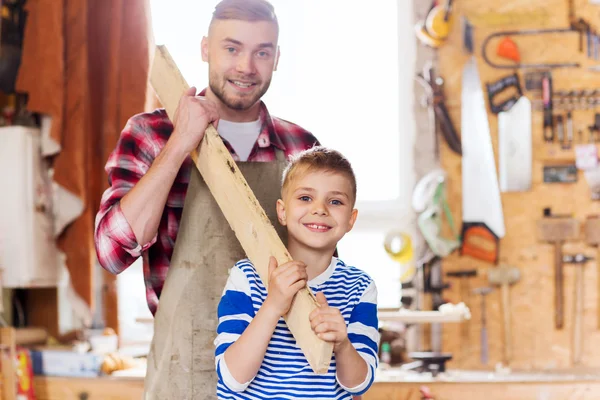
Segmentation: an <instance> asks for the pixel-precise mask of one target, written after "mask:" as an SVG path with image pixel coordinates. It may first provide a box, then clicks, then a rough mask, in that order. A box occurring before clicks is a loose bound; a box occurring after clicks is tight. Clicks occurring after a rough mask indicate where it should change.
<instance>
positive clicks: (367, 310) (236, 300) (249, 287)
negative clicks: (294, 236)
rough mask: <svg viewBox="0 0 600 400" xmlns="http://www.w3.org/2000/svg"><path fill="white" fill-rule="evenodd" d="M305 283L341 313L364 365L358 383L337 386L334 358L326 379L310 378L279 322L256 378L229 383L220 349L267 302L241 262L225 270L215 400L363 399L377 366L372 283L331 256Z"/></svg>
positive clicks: (252, 270)
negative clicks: (349, 386) (364, 368)
mask: <svg viewBox="0 0 600 400" xmlns="http://www.w3.org/2000/svg"><path fill="white" fill-rule="evenodd" d="M308 284H309V286H310V288H311V290H312V291H313V292H314V293H317V292H323V294H324V295H325V297H326V299H327V302H328V304H329V305H330V306H332V307H336V308H338V309H339V310H340V311H341V313H342V316H343V317H344V319H345V320H346V325H347V331H348V338H349V339H350V342H351V343H352V345H353V346H354V348H355V349H356V350H357V351H358V353H359V354H360V355H361V356H362V358H363V359H364V360H365V361H366V363H367V366H368V368H367V370H368V373H367V376H366V378H365V380H364V382H363V383H362V384H360V385H358V386H356V387H354V388H348V387H344V386H343V385H342V384H340V382H339V380H338V379H337V375H336V362H335V354H334V356H333V357H332V360H331V363H330V365H329V370H328V372H327V374H323V375H317V374H315V373H314V372H313V371H312V369H311V367H310V365H309V364H308V361H307V360H306V358H305V357H304V354H303V353H302V350H301V349H300V348H299V347H298V346H297V345H296V341H295V340H294V338H293V336H292V334H291V333H290V331H289V329H288V327H287V325H286V324H285V321H284V319H283V318H281V319H280V320H279V322H278V324H277V327H276V328H275V332H274V333H273V336H272V337H271V340H270V342H269V345H268V347H267V351H266V353H265V357H264V359H263V361H262V364H261V366H260V368H259V370H258V372H257V374H256V376H255V377H254V378H253V379H252V380H251V381H250V382H246V383H239V382H237V381H236V380H235V378H234V377H233V376H232V375H231V373H230V372H229V369H228V368H227V364H226V363H225V358H224V353H225V350H227V348H228V347H229V346H230V345H231V344H232V343H233V342H235V340H236V339H237V338H238V337H239V336H240V335H241V334H242V333H243V332H244V330H245V329H246V327H247V326H248V325H249V324H250V321H251V320H252V318H253V317H254V315H256V313H257V312H258V309H259V308H260V307H261V305H262V304H263V302H264V301H265V300H266V298H267V290H266V288H265V286H264V284H263V283H262V280H261V279H260V277H259V275H258V272H257V271H256V269H255V268H254V266H253V265H252V263H251V262H250V261H249V260H247V259H246V260H242V261H239V262H238V263H236V265H235V266H234V267H233V268H232V269H231V272H230V275H229V279H228V281H227V284H226V286H225V289H224V290H223V296H222V298H221V301H220V303H219V308H218V316H219V325H218V328H217V338H216V339H215V367H216V370H217V375H218V383H217V396H218V398H219V399H266V398H268V399H300V398H309V399H351V398H352V395H353V394H354V395H359V394H363V393H365V392H366V391H367V390H368V389H369V387H370V386H371V385H372V383H373V379H374V377H375V370H376V369H377V365H378V362H379V360H378V357H377V348H378V344H379V332H378V330H377V328H378V321H377V288H376V287H375V283H374V282H373V280H372V279H371V278H370V277H369V276H368V275H367V274H366V273H364V272H363V271H361V270H359V269H358V268H355V267H351V266H346V265H345V264H344V263H343V262H342V261H341V260H339V259H337V258H335V257H333V258H332V262H331V264H330V265H329V267H328V268H327V270H325V271H324V272H323V273H322V274H321V275H319V276H317V277H316V278H314V279H312V280H311V281H309V282H308Z"/></svg>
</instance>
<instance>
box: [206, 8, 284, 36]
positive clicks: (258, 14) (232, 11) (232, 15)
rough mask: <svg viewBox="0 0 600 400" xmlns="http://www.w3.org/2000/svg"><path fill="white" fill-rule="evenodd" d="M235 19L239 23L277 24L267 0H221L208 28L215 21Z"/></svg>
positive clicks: (273, 9)
mask: <svg viewBox="0 0 600 400" xmlns="http://www.w3.org/2000/svg"><path fill="white" fill-rule="evenodd" d="M225 19H237V20H240V21H250V22H256V21H267V22H272V23H274V24H275V25H276V26H277V31H278V32H279V22H278V21H277V15H275V8H274V7H273V5H272V4H271V3H269V2H268V1H267V0H222V1H221V2H220V3H219V4H217V5H216V6H215V10H214V12H213V16H212V19H211V20H210V24H209V27H210V26H212V24H213V23H214V22H215V20H225Z"/></svg>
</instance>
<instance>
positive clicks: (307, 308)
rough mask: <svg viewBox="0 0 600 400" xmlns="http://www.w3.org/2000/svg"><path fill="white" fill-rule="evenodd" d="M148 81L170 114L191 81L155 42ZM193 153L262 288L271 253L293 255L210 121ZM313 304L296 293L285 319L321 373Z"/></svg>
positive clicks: (324, 352)
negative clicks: (314, 328)
mask: <svg viewBox="0 0 600 400" xmlns="http://www.w3.org/2000/svg"><path fill="white" fill-rule="evenodd" d="M150 83H151V85H152V87H153V88H154V90H155V92H156V94H157V96H158V98H159V99H160V101H161V103H162V104H163V105H164V107H165V110H166V111H167V114H168V115H169V117H171V118H172V117H173V115H174V113H175V110H176V108H177V105H178V103H179V99H180V97H181V95H182V94H183V92H184V91H185V90H187V89H188V88H189V85H188V84H187V82H186V81H185V78H184V77H183V76H182V75H181V72H180V71H179V69H178V68H177V65H176V64H175V62H174V61H173V59H172V58H171V56H170V54H169V52H168V50H167V49H166V47H164V46H157V49H156V53H155V55H154V63H153V66H152V71H151V74H150ZM191 157H192V159H193V161H194V164H195V165H196V167H197V168H198V170H199V171H200V173H201V174H202V177H203V178H204V180H205V181H206V184H207V185H208V187H209V189H210V192H211V193H212V195H213V196H214V197H215V200H216V201H217V203H218V204H219V207H220V208H221V211H223V214H224V215H225V218H226V219H227V221H228V222H229V225H230V226H231V229H233V231H234V232H235V235H236V237H237V238H238V240H239V241H240V244H241V245H242V248H243V249H244V251H245V252H246V255H247V256H248V258H249V259H250V260H251V261H252V263H253V264H254V265H255V267H256V269H257V270H258V273H259V275H260V277H261V279H262V281H263V282H264V283H265V286H266V285H267V283H268V265H269V257H270V256H271V255H272V256H274V257H275V258H276V259H277V262H278V263H279V265H281V264H284V263H286V262H288V261H290V260H291V259H292V258H291V256H290V254H289V252H288V251H287V249H286V248H285V246H284V244H283V242H282V241H281V239H280V238H279V236H278V235H277V232H276V231H275V228H274V227H273V225H272V224H271V222H270V221H269V218H268V217H267V215H266V214H265V211H264V210H263V208H262V207H261V206H260V204H259V202H258V200H257V199H256V197H255V196H254V193H252V190H251V189H250V187H249V186H248V183H247V182H246V179H245V178H244V176H243V175H242V173H241V172H240V170H239V168H238V167H237V165H236V163H235V161H234V160H233V158H232V157H231V154H230V153H229V151H228V150H227V148H226V147H225V145H224V144H223V141H222V140H221V138H220V137H219V134H218V133H217V131H216V130H215V128H214V127H213V126H212V124H211V125H209V126H208V128H207V129H206V133H205V134H204V139H203V140H202V142H201V143H200V146H198V149H196V150H194V151H193V152H192V154H191ZM317 307H318V304H317V301H316V299H315V296H314V295H313V293H312V292H311V291H310V289H309V288H308V286H307V287H306V288H304V289H301V290H300V291H299V292H298V293H297V294H296V297H295V298H294V300H293V302H292V307H291V308H290V311H289V312H288V314H287V315H286V316H285V317H284V318H285V322H286V323H287V325H288V327H289V329H290V331H291V332H292V334H293V335H294V338H295V339H296V342H298V345H299V346H300V348H301V349H302V351H303V352H304V355H305V356H306V358H307V360H308V362H309V364H310V366H311V367H312V369H313V371H314V372H315V373H318V374H323V373H326V372H327V370H328V369H329V364H330V362H331V357H332V353H333V345H332V344H331V343H327V342H324V341H322V340H321V339H319V338H318V337H317V336H316V335H315V333H314V332H313V330H312V329H311V327H310V322H309V318H308V316H309V314H310V313H311V312H312V311H313V310H314V309H315V308H317Z"/></svg>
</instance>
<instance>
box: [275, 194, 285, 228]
mask: <svg viewBox="0 0 600 400" xmlns="http://www.w3.org/2000/svg"><path fill="white" fill-rule="evenodd" d="M277 219H278V220H279V223H280V224H281V225H283V226H286V225H287V221H286V219H285V204H284V202H283V200H281V199H279V200H277Z"/></svg>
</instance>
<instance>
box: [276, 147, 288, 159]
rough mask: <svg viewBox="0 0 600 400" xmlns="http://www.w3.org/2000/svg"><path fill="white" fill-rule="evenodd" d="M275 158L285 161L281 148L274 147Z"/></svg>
mask: <svg viewBox="0 0 600 400" xmlns="http://www.w3.org/2000/svg"><path fill="white" fill-rule="evenodd" d="M275 159H276V160H277V161H279V162H286V161H287V160H286V159H285V153H284V152H283V150H281V149H278V148H275Z"/></svg>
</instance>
